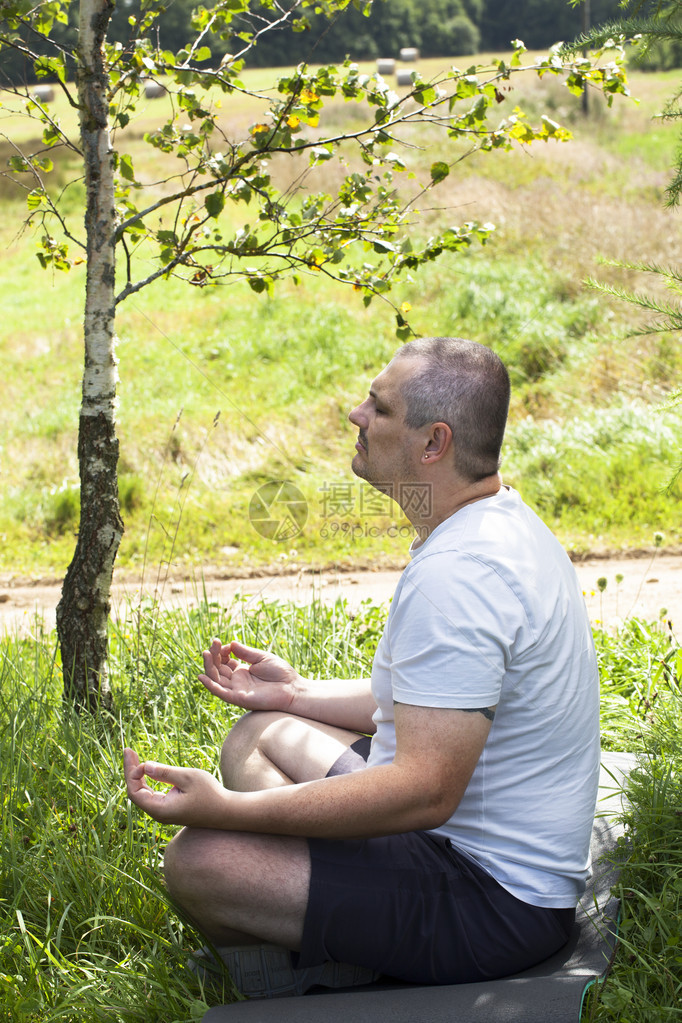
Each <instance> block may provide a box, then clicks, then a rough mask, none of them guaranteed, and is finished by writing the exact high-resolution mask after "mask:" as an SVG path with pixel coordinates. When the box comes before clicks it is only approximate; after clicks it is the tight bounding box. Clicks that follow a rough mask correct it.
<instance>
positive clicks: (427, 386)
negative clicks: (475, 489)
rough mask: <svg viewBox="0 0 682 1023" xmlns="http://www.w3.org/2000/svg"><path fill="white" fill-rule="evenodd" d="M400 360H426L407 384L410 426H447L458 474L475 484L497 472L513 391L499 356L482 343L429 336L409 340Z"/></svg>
mask: <svg viewBox="0 0 682 1023" xmlns="http://www.w3.org/2000/svg"><path fill="white" fill-rule="evenodd" d="M394 358H419V359H420V360H422V363H421V365H420V367H419V369H418V370H417V372H416V373H415V375H414V376H413V377H410V379H409V380H408V381H406V383H405V384H403V388H402V396H403V398H404V400H405V405H406V412H405V425H406V426H408V427H410V428H411V429H420V428H421V427H422V426H426V424H427V423H447V425H448V426H449V427H450V429H451V430H452V437H453V441H454V449H455V455H454V457H455V468H456V470H457V472H458V473H459V474H460V475H461V476H462V477H463V478H464V479H467V480H471V481H476V480H481V479H484V478H485V477H486V476H492V475H493V474H494V473H496V472H497V471H498V469H499V468H500V450H501V448H502V440H503V438H504V430H505V426H506V423H507V413H508V411H509V390H510V388H509V374H508V372H507V369H506V367H505V365H504V363H503V362H502V360H501V359H500V358H499V356H497V355H496V354H495V352H493V351H492V349H490V348H487V347H486V346H485V345H482V344H479V343H478V342H477V341H466V340H464V339H463V338H459V337H425V338H418V339H417V340H416V341H408V343H407V344H406V345H403V347H402V348H400V349H398V351H397V352H396V355H395V356H394Z"/></svg>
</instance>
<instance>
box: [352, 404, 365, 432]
mask: <svg viewBox="0 0 682 1023" xmlns="http://www.w3.org/2000/svg"><path fill="white" fill-rule="evenodd" d="M366 404H367V399H365V401H363V402H362V403H361V404H360V405H356V406H355V408H354V409H352V410H351V411H350V412H349V413H348V418H349V420H350V421H351V423H352V424H353V426H359V427H360V429H363V428H364V427H366V426H367V415H366V413H365V405H366Z"/></svg>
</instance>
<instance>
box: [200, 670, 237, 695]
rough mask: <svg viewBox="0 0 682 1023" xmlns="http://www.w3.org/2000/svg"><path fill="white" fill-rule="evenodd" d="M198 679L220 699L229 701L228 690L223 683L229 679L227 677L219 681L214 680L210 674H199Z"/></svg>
mask: <svg viewBox="0 0 682 1023" xmlns="http://www.w3.org/2000/svg"><path fill="white" fill-rule="evenodd" d="M199 681H200V682H201V684H202V685H203V686H205V687H206V689H208V691H209V693H212V694H213V696H218V697H219V698H220V699H221V700H227V701H228V702H229V700H230V695H229V693H230V690H229V689H228V688H227V687H226V686H225V683H226V682H229V681H230V680H229V679H226V678H224V679H222V680H221V681H220V682H216V680H215V679H214V678H212V677H211V676H210V675H199Z"/></svg>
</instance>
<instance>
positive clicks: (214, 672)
mask: <svg viewBox="0 0 682 1023" xmlns="http://www.w3.org/2000/svg"><path fill="white" fill-rule="evenodd" d="M202 657H203V661H204V674H205V675H208V677H209V678H212V679H213V681H214V682H219V681H220V670H219V667H218V664H216V660H215V657H214V655H213V649H212V648H211V650H204V652H203V654H202Z"/></svg>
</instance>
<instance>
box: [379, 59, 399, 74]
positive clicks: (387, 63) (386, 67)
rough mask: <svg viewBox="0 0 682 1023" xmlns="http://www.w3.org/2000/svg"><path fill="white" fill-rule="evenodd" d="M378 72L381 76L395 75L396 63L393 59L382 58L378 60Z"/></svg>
mask: <svg viewBox="0 0 682 1023" xmlns="http://www.w3.org/2000/svg"><path fill="white" fill-rule="evenodd" d="M377 71H378V72H379V74H380V75H394V74H395V61H394V60H393V58H386V57H383V58H382V57H380V58H379V60H377Z"/></svg>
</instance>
